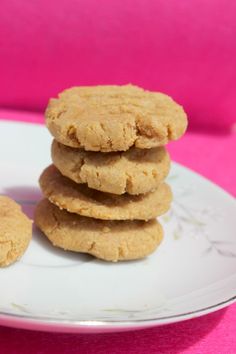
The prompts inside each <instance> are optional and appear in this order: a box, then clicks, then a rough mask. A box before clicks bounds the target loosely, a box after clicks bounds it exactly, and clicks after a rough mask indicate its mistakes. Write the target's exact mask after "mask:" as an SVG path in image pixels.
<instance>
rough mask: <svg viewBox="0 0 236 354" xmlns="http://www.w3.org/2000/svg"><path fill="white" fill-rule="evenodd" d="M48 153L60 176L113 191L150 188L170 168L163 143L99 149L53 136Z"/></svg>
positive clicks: (142, 191) (156, 184)
mask: <svg viewBox="0 0 236 354" xmlns="http://www.w3.org/2000/svg"><path fill="white" fill-rule="evenodd" d="M51 155H52V160H53V163H54V165H55V166H56V167H57V168H58V169H59V171H60V172H61V173H62V174H63V175H64V176H66V177H68V178H70V179H72V180H73V181H74V182H76V183H86V184H87V185H88V187H90V188H93V189H97V190H99V191H102V192H107V193H113V194H123V193H126V192H127V193H129V194H141V193H147V192H150V191H152V190H154V189H155V188H157V186H158V184H160V182H162V181H163V180H164V179H165V177H166V176H167V175H168V172H169V169H170V158H169V155H168V153H167V151H166V150H165V148H164V147H159V148H153V149H137V148H131V149H130V150H128V151H125V152H110V153H100V152H88V151H84V150H82V149H75V148H71V147H68V146H65V145H62V144H60V143H58V142H57V141H56V140H54V141H53V143H52V149H51Z"/></svg>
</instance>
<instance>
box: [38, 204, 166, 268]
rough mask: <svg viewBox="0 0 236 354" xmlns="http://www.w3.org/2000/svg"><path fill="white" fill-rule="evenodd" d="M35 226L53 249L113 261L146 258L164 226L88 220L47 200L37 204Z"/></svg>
mask: <svg viewBox="0 0 236 354" xmlns="http://www.w3.org/2000/svg"><path fill="white" fill-rule="evenodd" d="M35 223H36V225H37V226H38V227H39V228H40V229H41V230H42V231H43V233H44V234H45V235H46V236H47V237H48V239H49V240H50V241H51V242H52V243H53V245H54V246H57V247H60V248H63V249H64V250H70V251H75V252H82V253H89V254H91V255H93V256H95V257H97V258H100V259H104V260H106V261H113V262H116V261H121V260H131V259H138V258H143V257H146V256H148V255H149V254H150V253H152V252H153V251H154V250H155V249H156V248H157V246H158V245H159V244H160V242H161V241H162V238H163V231H162V227H161V225H160V224H159V223H158V222H157V221H156V220H150V221H148V222H145V221H137V220H135V221H104V220H97V219H92V218H86V217H84V216H80V215H77V214H71V213H68V212H67V211H66V210H60V209H59V208H58V207H57V206H55V205H53V204H51V203H50V202H49V201H48V200H47V199H44V200H42V201H41V202H40V203H39V204H38V206H37V208H36V211H35Z"/></svg>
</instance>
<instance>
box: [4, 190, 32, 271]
mask: <svg viewBox="0 0 236 354" xmlns="http://www.w3.org/2000/svg"><path fill="white" fill-rule="evenodd" d="M31 237H32V222H31V220H30V219H29V218H28V217H27V216H26V215H25V214H24V213H23V212H22V211H21V207H20V205H18V204H17V203H16V202H15V201H14V200H12V199H10V198H8V197H5V196H0V267H4V266H8V265H9V264H11V263H13V262H15V261H16V260H17V259H19V258H20V257H21V256H22V255H23V253H24V252H25V250H26V248H27V247H28V245H29V242H30V240H31Z"/></svg>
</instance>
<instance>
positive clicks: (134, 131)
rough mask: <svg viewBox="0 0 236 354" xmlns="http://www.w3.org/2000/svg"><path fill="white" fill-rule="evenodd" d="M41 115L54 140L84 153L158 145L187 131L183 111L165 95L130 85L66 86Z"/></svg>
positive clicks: (164, 143) (185, 117)
mask: <svg viewBox="0 0 236 354" xmlns="http://www.w3.org/2000/svg"><path fill="white" fill-rule="evenodd" d="M45 115H46V124H47V127H48V129H49V131H50V132H51V134H52V135H53V136H54V137H55V138H56V140H57V141H59V142H60V143H62V144H64V145H68V146H71V147H76V148H84V149H85V150H88V151H103V152H109V151H126V150H128V149H129V148H130V147H131V146H135V147H137V148H140V149H145V148H148V149H149V148H152V147H157V146H163V145H166V144H167V143H168V141H169V140H176V139H178V138H180V137H181V135H183V134H184V132H185V130H186V127H187V116H186V114H185V112H184V110H183V108H182V107H181V106H180V105H178V104H177V103H176V102H174V101H173V100H172V99H171V98H170V97H169V96H167V95H164V94H162V93H159V92H150V91H145V90H143V89H142V88H139V87H137V86H133V85H124V86H91V87H72V88H70V89H67V90H65V91H63V92H62V93H60V94H59V95H58V98H56V99H51V100H50V101H49V104H48V107H47V109H46V112H45Z"/></svg>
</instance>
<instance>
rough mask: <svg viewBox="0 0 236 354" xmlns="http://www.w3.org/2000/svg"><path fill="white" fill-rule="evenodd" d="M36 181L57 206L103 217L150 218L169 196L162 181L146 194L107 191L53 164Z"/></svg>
mask: <svg viewBox="0 0 236 354" xmlns="http://www.w3.org/2000/svg"><path fill="white" fill-rule="evenodd" d="M39 183H40V187H41V189H42V192H43V194H44V195H45V197H47V198H48V199H49V200H50V201H51V202H52V203H54V204H56V205H57V206H59V208H61V209H66V210H68V211H69V212H71V213H77V214H80V215H84V216H88V217H92V218H96V219H103V220H134V219H136V220H149V219H153V218H155V217H156V216H158V215H162V214H164V213H165V212H166V211H167V210H168V209H169V208H170V203H171V200H172V194H171V190H170V187H169V186H168V185H167V184H165V183H162V184H160V185H159V187H158V188H157V189H156V190H155V191H154V192H150V193H147V194H139V195H129V194H123V195H115V194H108V193H103V192H99V191H96V190H95V189H90V188H88V187H87V186H86V185H84V184H77V183H75V182H73V181H71V180H70V179H69V178H67V177H64V176H62V174H61V173H60V172H59V171H58V170H57V169H56V167H55V166H53V165H51V166H49V167H47V168H46V169H45V170H44V172H43V173H42V175H41V176H40V179H39Z"/></svg>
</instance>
